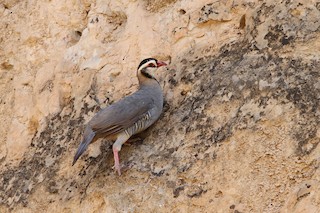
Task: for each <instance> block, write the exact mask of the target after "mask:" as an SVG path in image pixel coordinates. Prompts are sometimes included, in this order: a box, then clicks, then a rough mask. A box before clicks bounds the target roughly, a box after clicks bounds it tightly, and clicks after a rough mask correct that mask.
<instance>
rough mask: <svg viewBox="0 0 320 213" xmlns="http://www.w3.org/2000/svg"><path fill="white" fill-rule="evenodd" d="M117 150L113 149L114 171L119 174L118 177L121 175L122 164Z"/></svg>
mask: <svg viewBox="0 0 320 213" xmlns="http://www.w3.org/2000/svg"><path fill="white" fill-rule="evenodd" d="M118 152H119V151H118V150H117V149H113V157H114V169H115V170H116V171H117V172H118V175H119V176H120V175H121V171H120V163H119V154H118Z"/></svg>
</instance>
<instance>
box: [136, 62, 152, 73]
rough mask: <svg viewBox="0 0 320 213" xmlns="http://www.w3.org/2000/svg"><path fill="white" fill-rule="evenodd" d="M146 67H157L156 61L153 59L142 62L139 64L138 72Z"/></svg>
mask: <svg viewBox="0 0 320 213" xmlns="http://www.w3.org/2000/svg"><path fill="white" fill-rule="evenodd" d="M146 67H148V68H150V69H153V68H157V62H156V61H155V60H150V61H148V62H146V63H145V64H143V65H142V66H140V68H139V70H138V71H139V72H141V70H143V69H145V68H146Z"/></svg>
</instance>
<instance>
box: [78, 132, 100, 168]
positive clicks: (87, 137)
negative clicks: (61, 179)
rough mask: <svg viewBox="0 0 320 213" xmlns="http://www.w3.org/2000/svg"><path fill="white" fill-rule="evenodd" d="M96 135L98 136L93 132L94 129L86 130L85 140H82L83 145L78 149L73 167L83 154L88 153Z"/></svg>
mask: <svg viewBox="0 0 320 213" xmlns="http://www.w3.org/2000/svg"><path fill="white" fill-rule="evenodd" d="M95 135H96V134H95V133H94V132H93V131H92V129H91V128H90V127H87V128H86V130H85V132H84V135H83V140H82V142H81V144H80V145H79V148H78V150H77V152H76V154H75V155H74V158H73V162H72V166H73V165H74V164H75V163H76V162H77V160H78V158H79V157H80V156H81V155H82V153H83V152H84V151H86V149H87V148H88V146H89V144H90V142H91V141H92V140H93V138H94V136H95Z"/></svg>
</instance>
